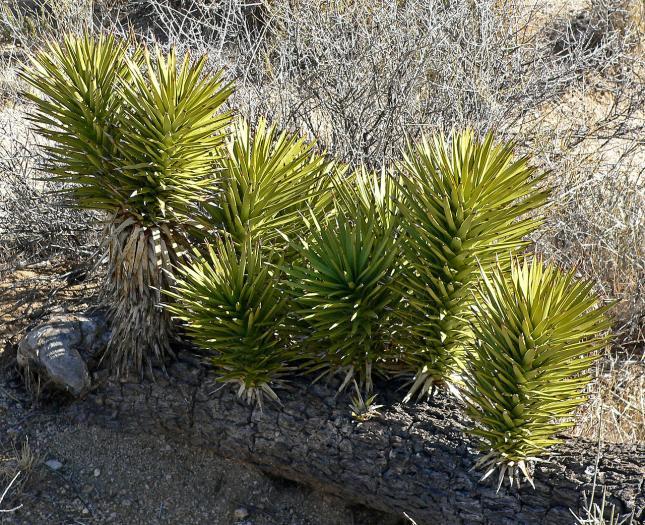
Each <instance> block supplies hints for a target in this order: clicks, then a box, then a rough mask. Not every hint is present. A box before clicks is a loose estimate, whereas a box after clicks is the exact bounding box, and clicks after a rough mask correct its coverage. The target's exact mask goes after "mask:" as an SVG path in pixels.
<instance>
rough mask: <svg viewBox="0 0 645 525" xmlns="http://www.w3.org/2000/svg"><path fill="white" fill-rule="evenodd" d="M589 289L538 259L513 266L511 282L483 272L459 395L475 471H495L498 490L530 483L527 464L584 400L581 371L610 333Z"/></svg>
mask: <svg viewBox="0 0 645 525" xmlns="http://www.w3.org/2000/svg"><path fill="white" fill-rule="evenodd" d="M591 288H592V285H591V283H589V282H580V281H576V280H575V277H574V272H573V271H570V272H566V273H565V272H562V271H560V270H558V269H557V268H555V267H554V266H552V265H548V266H544V265H543V264H542V261H541V260H540V259H537V258H536V259H532V260H531V259H528V258H524V260H520V259H518V260H513V261H512V262H511V271H510V276H509V275H508V271H505V270H503V269H502V268H500V267H497V268H496V269H495V270H493V271H492V272H490V273H489V274H488V275H486V274H483V282H482V285H481V289H480V294H479V298H478V300H477V301H476V304H475V305H474V306H473V311H474V315H475V322H474V323H473V330H474V335H475V339H474V343H473V347H472V353H473V355H472V358H471V360H470V361H469V365H468V366H467V368H466V373H465V376H464V381H463V382H464V387H463V392H464V398H465V401H466V404H467V407H468V414H469V415H470V417H471V418H472V419H473V420H474V421H475V423H476V426H475V427H474V428H472V429H471V430H470V431H469V432H470V433H471V434H473V435H475V436H477V437H478V438H479V439H480V448H481V450H482V452H484V454H485V455H484V456H483V457H482V458H481V459H480V460H479V461H478V462H477V464H476V466H477V467H479V468H482V469H485V471H486V473H485V475H484V478H485V477H487V476H489V475H490V474H492V473H493V472H495V471H496V470H498V471H499V485H498V486H501V483H502V482H503V480H504V477H505V475H508V477H509V478H510V482H511V485H512V484H513V480H514V479H516V480H517V482H518V484H519V481H520V477H519V476H520V473H523V474H524V476H525V477H526V478H527V479H528V480H529V481H531V482H532V479H531V474H530V463H531V461H532V460H534V459H536V458H537V457H538V456H540V455H541V454H542V453H543V452H544V450H545V449H546V448H547V447H549V446H551V445H553V444H555V443H557V442H558V440H557V439H555V438H554V435H555V434H556V433H557V432H559V431H561V430H563V429H565V428H567V427H569V426H572V425H573V422H572V420H571V418H572V417H573V415H574V410H575V409H576V407H577V406H578V405H580V404H581V403H583V402H584V401H585V400H586V396H585V395H584V393H583V392H584V389H585V387H586V386H587V385H588V383H589V381H590V378H589V376H588V375H587V374H586V371H587V370H588V369H589V366H590V365H591V363H592V362H593V361H594V360H595V359H596V358H597V355H595V353H596V351H597V350H599V349H601V348H603V347H604V346H605V345H606V344H607V342H608V339H607V336H604V335H603V332H604V331H605V330H606V329H607V328H608V327H609V323H608V321H607V319H606V318H605V316H604V312H605V310H606V308H607V307H602V308H596V306H597V299H596V298H595V297H594V296H593V294H592V293H591Z"/></svg>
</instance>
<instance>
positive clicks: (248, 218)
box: [199, 119, 331, 246]
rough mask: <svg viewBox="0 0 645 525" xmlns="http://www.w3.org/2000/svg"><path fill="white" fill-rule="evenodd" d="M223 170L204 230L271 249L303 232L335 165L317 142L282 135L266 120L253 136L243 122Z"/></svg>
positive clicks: (204, 217) (204, 218) (208, 206)
mask: <svg viewBox="0 0 645 525" xmlns="http://www.w3.org/2000/svg"><path fill="white" fill-rule="evenodd" d="M219 167H220V168H221V169H220V171H219V173H218V181H217V183H216V184H215V185H214V187H213V190H214V193H215V194H216V195H215V196H214V199H212V202H209V203H207V204H205V205H204V211H205V213H204V214H203V215H202V216H201V217H200V219H199V220H200V222H201V224H202V226H203V227H204V230H205V231H207V232H210V231H212V230H223V231H224V232H226V233H227V234H229V235H230V236H231V237H232V238H233V239H234V240H235V242H237V243H244V242H245V241H246V240H247V239H250V240H252V241H257V240H259V239H261V241H262V244H263V245H264V246H269V245H274V244H275V243H276V242H279V243H281V244H285V245H286V241H285V239H290V238H293V237H294V235H296V234H297V233H298V231H300V230H301V229H302V228H303V227H304V224H305V223H304V222H303V220H302V212H303V210H307V208H311V207H314V206H315V203H314V201H315V200H316V198H317V197H319V196H320V195H321V193H323V192H324V191H325V188H326V178H325V174H326V173H328V172H329V170H330V168H331V164H330V163H329V162H328V161H327V160H326V159H325V158H324V157H323V156H322V155H319V154H317V153H316V152H315V143H313V142H308V141H306V140H305V139H304V138H301V137H298V136H296V135H293V134H289V133H287V132H279V131H278V130H277V128H276V126H275V125H272V126H269V125H268V124H267V122H266V121H265V120H264V119H260V121H259V122H258V124H257V127H256V128H255V129H254V130H252V129H251V128H250V127H249V125H248V123H247V122H246V121H245V120H244V119H240V120H239V121H238V122H237V125H236V126H235V128H234V130H233V132H232V134H231V136H230V137H229V140H228V141H227V144H226V152H225V155H224V156H223V158H222V159H221V161H220V162H219Z"/></svg>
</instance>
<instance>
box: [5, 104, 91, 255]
mask: <svg viewBox="0 0 645 525" xmlns="http://www.w3.org/2000/svg"><path fill="white" fill-rule="evenodd" d="M3 117H4V118H2V119H0V135H1V136H2V137H3V139H2V140H0V263H8V262H11V264H12V265H14V266H15V265H16V264H17V263H19V262H22V263H23V264H24V263H29V262H33V261H37V260H42V259H44V258H46V257H49V256H51V255H52V254H61V255H66V256H68V257H70V256H74V257H76V258H78V257H79V256H81V257H82V256H84V255H89V254H90V253H92V251H93V246H95V245H96V244H97V234H96V231H95V230H96V226H95V225H94V223H93V220H94V219H95V218H96V217H94V216H92V215H91V214H90V213H88V212H85V211H82V210H76V209H71V208H69V207H68V206H66V205H65V204H66V203H64V202H63V201H62V199H61V197H60V196H59V195H58V194H57V193H56V190H57V189H60V187H59V185H56V184H54V183H51V182H46V181H43V180H42V178H41V176H40V175H41V174H40V172H39V167H40V163H41V162H42V152H41V150H40V148H39V144H38V141H37V140H36V137H35V136H34V135H33V134H32V133H31V132H30V131H29V130H28V129H27V128H26V123H25V122H24V121H23V120H22V115H21V114H20V112H19V111H18V110H5V112H4V114H3Z"/></svg>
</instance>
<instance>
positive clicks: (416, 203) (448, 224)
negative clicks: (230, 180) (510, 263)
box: [398, 131, 547, 400]
mask: <svg viewBox="0 0 645 525" xmlns="http://www.w3.org/2000/svg"><path fill="white" fill-rule="evenodd" d="M399 172H400V176H399V179H398V181H399V186H400V192H401V196H400V198H399V210H400V213H401V215H402V223H403V230H404V231H405V238H406V242H405V243H404V246H405V256H406V257H405V258H406V265H405V268H404V274H405V277H406V278H405V286H404V291H405V297H406V301H405V303H406V305H405V308H401V309H399V312H400V315H401V318H402V320H403V324H404V327H405V328H404V330H402V331H401V332H400V333H401V334H402V337H403V338H402V340H401V344H402V345H403V346H404V347H405V356H406V361H407V363H408V365H407V366H408V367H409V368H410V369H411V370H412V371H414V372H415V373H416V375H415V378H414V382H413V385H412V388H411V389H410V391H409V393H408V395H407V397H406V400H409V399H410V398H411V397H412V396H413V395H414V394H418V395H419V397H421V396H423V395H424V394H428V393H429V392H431V391H432V390H433V389H434V387H435V386H436V385H440V386H444V385H446V384H448V385H450V383H451V382H452V381H453V379H452V378H453V375H454V374H456V373H458V372H459V370H461V368H462V366H463V360H464V343H465V342H466V341H467V340H468V338H469V337H470V334H469V322H468V315H469V305H470V304H471V300H472V290H473V286H474V285H475V284H476V282H477V280H478V277H479V266H480V265H482V266H484V267H487V266H488V265H490V264H491V262H492V261H495V260H499V261H503V259H504V258H506V259H508V255H509V253H511V252H513V251H516V250H518V249H520V248H522V247H523V246H525V245H526V242H525V241H524V238H525V237H526V235H527V234H529V233H530V232H532V231H533V230H534V229H535V228H536V227H537V226H538V225H539V224H540V220H539V219H538V218H535V217H527V216H526V215H525V214H527V213H528V212H531V211H533V210H535V209H536V208H538V207H539V206H541V205H542V204H543V203H544V202H545V199H546V197H547V193H546V192H544V191H540V190H538V189H537V184H538V182H539V180H540V177H539V176H536V170H535V168H532V167H530V166H529V164H528V159H527V158H526V157H523V158H519V159H515V158H514V156H513V145H512V144H510V143H501V144H495V143H494V141H493V136H492V134H488V135H486V137H485V138H484V139H483V140H482V141H479V140H477V139H476V138H475V136H474V133H473V132H472V131H465V132H463V133H453V134H452V136H451V137H450V143H447V142H446V141H445V139H444V138H443V137H442V136H439V135H435V136H434V137H433V138H432V139H423V140H422V142H421V143H419V144H418V145H416V146H410V147H409V148H408V150H407V151H406V153H405V157H404V160H403V162H401V163H400V165H399Z"/></svg>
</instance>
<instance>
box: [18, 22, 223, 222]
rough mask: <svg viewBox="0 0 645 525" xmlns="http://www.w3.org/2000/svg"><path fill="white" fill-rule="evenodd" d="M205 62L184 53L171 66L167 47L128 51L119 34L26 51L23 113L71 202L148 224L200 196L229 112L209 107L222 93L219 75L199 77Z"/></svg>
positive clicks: (220, 101) (69, 38) (172, 57)
mask: <svg viewBox="0 0 645 525" xmlns="http://www.w3.org/2000/svg"><path fill="white" fill-rule="evenodd" d="M204 63H205V57H202V58H201V59H199V60H197V61H195V62H193V61H191V59H190V57H189V56H186V57H185V58H184V60H183V62H182V63H181V64H179V65H178V64H177V59H176V55H175V52H174V50H171V51H170V53H169V54H168V55H167V57H164V56H163V55H162V54H161V52H160V51H159V50H157V51H156V52H155V54H154V56H153V57H151V56H150V54H149V52H148V51H147V50H141V49H140V48H136V49H135V50H134V51H133V53H131V56H128V43H127V42H124V41H119V40H117V39H116V38H115V37H113V36H105V35H100V36H98V37H93V36H90V35H89V34H85V35H83V36H81V37H75V36H66V37H65V38H64V39H63V42H62V44H59V43H54V42H51V43H49V44H48V45H47V46H46V48H45V49H44V50H43V51H41V52H39V53H37V54H36V55H35V56H34V57H33V58H32V61H31V65H32V68H31V69H30V70H24V71H23V72H22V77H23V78H24V79H25V80H26V81H27V82H28V83H29V84H31V85H32V86H33V87H35V88H36V89H37V90H38V91H39V92H40V93H38V94H33V93H27V94H26V96H27V97H28V98H30V99H31V100H32V101H33V102H34V103H35V106H36V111H35V112H34V113H33V114H32V117H31V119H32V121H33V122H34V124H35V126H36V129H37V130H38V131H39V132H40V133H41V134H42V135H43V136H44V137H46V138H48V139H50V140H51V141H52V144H51V145H50V146H48V147H47V151H48V153H49V157H50V161H51V162H50V166H49V171H50V172H51V173H53V174H54V175H55V177H54V178H55V180H58V181H60V182H65V183H71V184H72V186H70V187H69V188H70V189H69V190H68V191H69V192H70V193H71V196H73V198H74V201H75V203H76V204H78V205H79V206H81V207H84V208H92V209H101V210H106V211H108V212H112V213H127V214H129V215H133V216H134V217H136V218H137V220H139V221H140V222H142V223H145V224H147V225H151V224H155V223H157V222H158V221H164V220H166V215H167V213H168V212H181V213H186V212H187V208H188V207H189V206H190V203H191V202H194V201H195V200H199V199H200V198H201V196H202V194H203V192H204V188H205V187H206V186H207V185H209V184H210V178H211V176H210V173H211V170H212V167H213V163H214V161H215V160H216V158H217V157H216V153H217V151H218V150H217V148H218V146H219V145H220V144H221V143H222V142H223V140H224V135H223V134H222V130H223V128H224V127H225V126H226V124H227V123H228V121H229V119H230V116H229V114H228V113H219V114H218V113H217V112H218V110H219V109H220V108H221V106H222V104H223V103H224V101H225V100H226V99H227V97H228V96H229V95H230V93H231V88H230V87H229V86H223V85H222V83H221V81H220V80H219V76H215V77H210V78H209V77H204V78H202V72H203V69H204ZM142 66H143V70H142ZM43 95H44V96H43Z"/></svg>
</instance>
